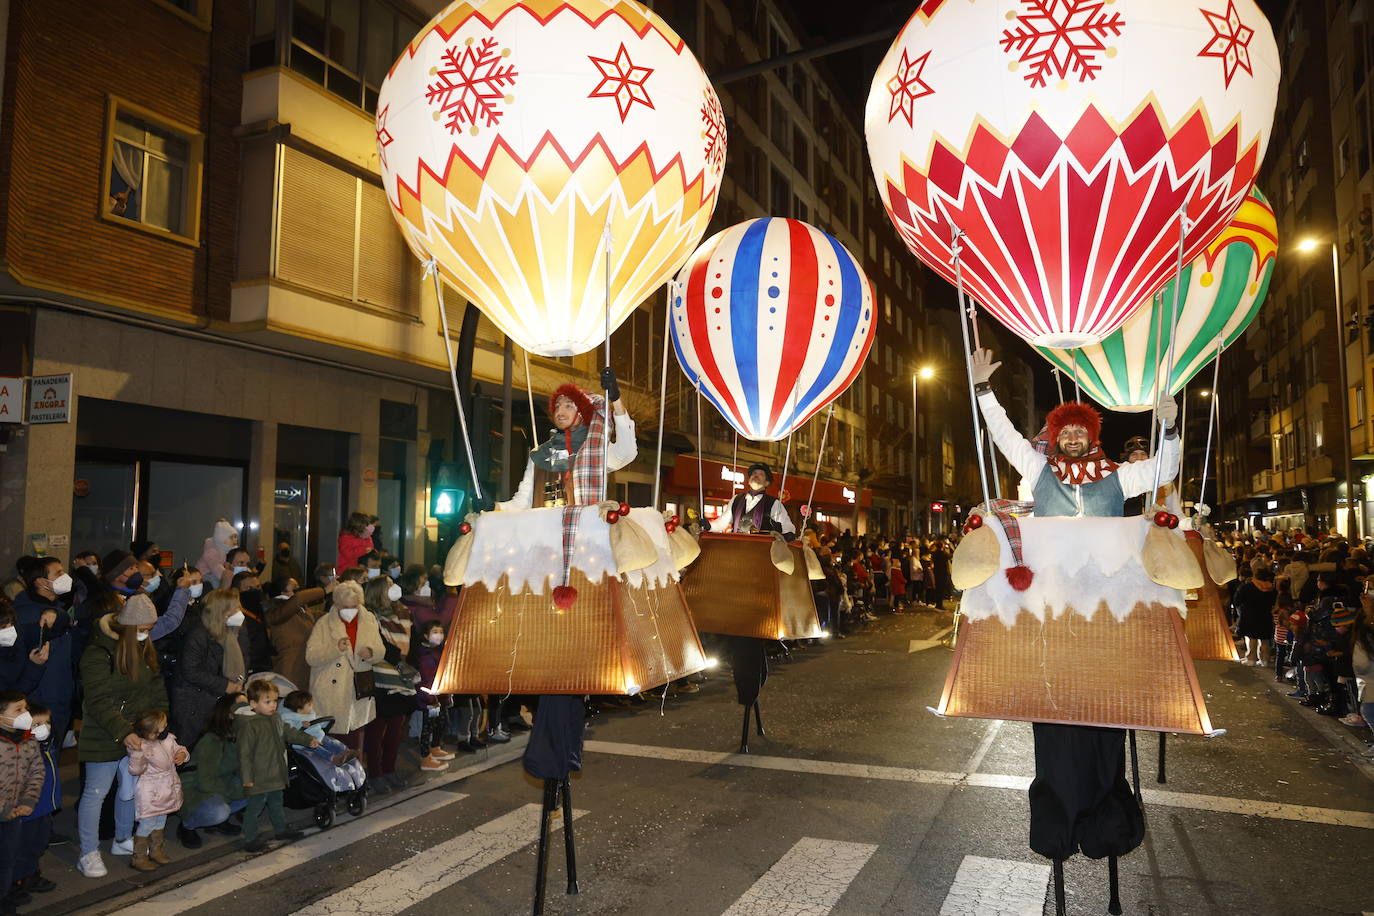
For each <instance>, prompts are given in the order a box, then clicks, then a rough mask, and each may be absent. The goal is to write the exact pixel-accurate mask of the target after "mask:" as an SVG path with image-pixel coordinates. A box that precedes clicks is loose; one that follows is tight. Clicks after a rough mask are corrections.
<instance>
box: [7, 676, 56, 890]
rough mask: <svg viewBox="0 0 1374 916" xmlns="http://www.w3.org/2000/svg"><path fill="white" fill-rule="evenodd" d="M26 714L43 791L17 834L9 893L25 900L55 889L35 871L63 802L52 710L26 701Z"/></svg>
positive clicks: (52, 882) (54, 883)
mask: <svg viewBox="0 0 1374 916" xmlns="http://www.w3.org/2000/svg"><path fill="white" fill-rule="evenodd" d="M29 715H30V716H32V717H33V725H32V726H31V727H30V729H29V733H30V734H31V735H33V740H34V741H36V742H38V752H39V756H40V757H41V758H42V760H43V791H42V793H41V794H40V795H39V797H38V804H37V805H34V808H33V812H32V813H31V814H29V815H26V816H25V817H24V819H23V827H22V828H20V835H19V858H18V859H17V860H16V861H15V864H14V887H13V889H12V890H11V891H10V896H12V897H14V898H16V906H17V905H20V904H19V898H24V902H25V903H27V902H28V897H29V895H31V894H44V893H47V892H48V891H52V890H56V889H57V882H55V881H53V880H51V879H50V878H45V877H43V874H42V873H41V872H40V871H39V870H38V862H39V860H40V859H42V858H43V853H45V852H47V849H48V840H49V838H50V837H51V835H52V815H53V812H54V811H56V810H57V807H58V806H59V805H60V804H62V781H61V780H60V779H58V777H57V753H58V751H57V740H58V739H57V736H55V735H54V734H53V733H52V712H51V711H50V710H49V709H48V708H47V707H46V706H39V705H38V704H37V703H29Z"/></svg>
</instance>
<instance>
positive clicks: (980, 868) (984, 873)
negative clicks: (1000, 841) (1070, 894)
mask: <svg viewBox="0 0 1374 916" xmlns="http://www.w3.org/2000/svg"><path fill="white" fill-rule="evenodd" d="M1049 882H1050V867H1049V866H1048V865H1043V864H1041V863H1039V862H1016V861H1012V860H1011V859H987V858H984V857H983V856H964V860H963V861H962V862H960V863H959V871H958V872H956V873H955V875H954V884H953V885H951V886H950V889H949V893H948V894H946V895H945V902H944V903H942V904H940V916H1040V914H1041V913H1043V912H1044V911H1045V889H1046V888H1047V887H1048V886H1049Z"/></svg>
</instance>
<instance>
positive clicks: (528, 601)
mask: <svg viewBox="0 0 1374 916" xmlns="http://www.w3.org/2000/svg"><path fill="white" fill-rule="evenodd" d="M569 584H570V585H572V587H573V588H576V589H577V600H576V601H575V602H574V603H573V605H572V606H571V607H570V608H568V609H567V610H559V609H558V608H556V607H554V604H553V599H552V597H551V594H552V589H549V590H547V591H542V592H533V591H528V590H527V591H524V592H523V593H520V594H511V593H510V591H509V590H508V589H507V588H506V587H505V585H504V582H502V583H500V584H498V585H497V587H496V588H494V589H491V588H488V587H486V586H485V585H483V584H482V583H480V582H477V583H473V584H471V585H467V586H465V587H464V588H463V591H462V594H461V595H460V596H459V598H458V607H457V608H456V610H455V611H454V616H453V625H452V627H451V629H450V632H449V638H448V641H447V642H446V643H445V645H444V654H443V656H442V657H441V659H440V662H439V672H438V675H437V676H436V677H435V679H434V692H435V693H441V694H456V693H476V694H486V693H500V694H505V693H514V694H575V695H580V694H597V695H615V694H630V695H633V694H636V693H639V692H641V691H644V690H649V689H650V688H653V687H660V686H662V685H664V684H666V683H668V682H669V681H674V680H677V679H678V678H682V677H686V676H687V675H689V674H694V673H696V672H697V671H701V670H703V669H704V668H705V667H706V654H705V652H703V651H702V648H701V640H700V639H699V638H698V637H697V631H696V628H695V627H694V626H693V625H692V615H691V613H690V612H689V611H688V610H687V602H686V599H685V598H684V596H683V593H682V586H681V585H680V584H679V583H677V582H672V583H669V584H666V585H664V586H662V587H654V586H653V585H652V584H651V583H649V582H645V583H644V584H641V585H639V586H637V587H636V586H630V585H628V584H626V583H625V582H624V581H622V580H621V579H618V578H615V577H612V576H603V577H602V579H601V581H599V582H592V581H590V580H589V579H588V578H587V577H586V576H585V575H583V574H582V573H581V572H580V571H577V570H573V572H572V574H571V577H570V579H569Z"/></svg>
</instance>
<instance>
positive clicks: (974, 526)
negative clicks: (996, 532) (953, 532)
mask: <svg viewBox="0 0 1374 916" xmlns="http://www.w3.org/2000/svg"><path fill="white" fill-rule="evenodd" d="M964 527H965V528H967V529H968V530H969V531H976V530H978V529H979V528H981V527H983V516H981V515H970V516H969V517H968V522H967V523H966V524H965V525H964Z"/></svg>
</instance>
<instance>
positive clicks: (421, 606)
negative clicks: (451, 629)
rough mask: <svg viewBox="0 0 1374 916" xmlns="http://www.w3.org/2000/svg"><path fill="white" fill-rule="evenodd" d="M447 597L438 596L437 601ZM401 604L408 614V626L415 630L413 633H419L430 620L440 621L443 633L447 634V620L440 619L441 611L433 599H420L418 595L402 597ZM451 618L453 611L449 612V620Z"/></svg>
mask: <svg viewBox="0 0 1374 916" xmlns="http://www.w3.org/2000/svg"><path fill="white" fill-rule="evenodd" d="M446 597H448V596H447V595H440V596H439V600H440V601H443V599H444V598H446ZM401 603H402V604H404V605H405V606H406V610H407V611H409V612H410V624H411V626H412V627H414V628H415V630H414V631H415V632H416V633H418V632H420V630H421V629H423V628H424V625H425V624H427V623H429V622H430V621H431V620H441V621H442V622H443V624H444V632H445V633H447V632H448V623H449V621H448V620H444V619H443V617H442V609H441V608H439V607H438V606H437V604H436V602H435V601H434V599H433V598H421V597H420V596H419V595H403V596H402V597H401ZM452 618H453V611H452V610H450V611H449V620H451V619H452Z"/></svg>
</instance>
